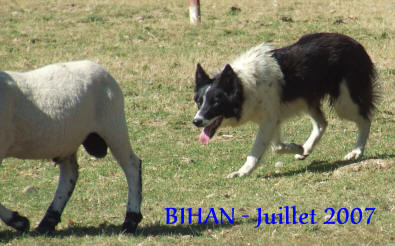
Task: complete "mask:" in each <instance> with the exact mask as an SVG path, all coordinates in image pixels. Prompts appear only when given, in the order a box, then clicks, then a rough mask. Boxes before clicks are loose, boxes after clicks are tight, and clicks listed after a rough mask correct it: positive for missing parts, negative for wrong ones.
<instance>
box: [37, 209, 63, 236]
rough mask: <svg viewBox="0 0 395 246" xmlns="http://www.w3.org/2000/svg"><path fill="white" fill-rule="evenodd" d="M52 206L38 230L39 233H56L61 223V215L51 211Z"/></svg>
mask: <svg viewBox="0 0 395 246" xmlns="http://www.w3.org/2000/svg"><path fill="white" fill-rule="evenodd" d="M51 207H52V206H50V207H49V209H48V210H47V212H46V214H45V216H44V218H43V220H42V221H41V222H40V224H39V225H38V227H37V228H36V232H38V233H48V232H52V231H55V227H56V225H57V224H58V223H59V222H60V216H61V215H60V213H59V212H58V211H54V210H52V209H51Z"/></svg>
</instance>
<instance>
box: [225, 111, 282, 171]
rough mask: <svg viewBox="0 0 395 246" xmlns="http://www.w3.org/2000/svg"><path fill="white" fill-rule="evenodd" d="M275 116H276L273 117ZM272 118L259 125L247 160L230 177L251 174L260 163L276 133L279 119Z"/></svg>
mask: <svg viewBox="0 0 395 246" xmlns="http://www.w3.org/2000/svg"><path fill="white" fill-rule="evenodd" d="M273 118H275V117H273ZM273 118H271V119H270V120H267V121H265V122H264V123H263V124H261V125H260V126H259V130H258V134H257V136H256V138H255V142H254V145H253V146H252V149H251V152H250V154H249V155H248V156H247V161H246V162H245V163H244V165H243V166H242V167H241V168H240V169H239V170H238V171H236V172H233V173H231V174H229V175H228V176H227V177H228V178H236V177H243V176H245V175H248V174H250V173H251V172H252V171H253V170H254V169H255V168H256V167H257V166H258V164H259V161H260V159H261V158H262V156H263V153H265V151H266V149H267V147H268V146H269V145H270V143H271V140H272V138H273V134H274V133H275V129H276V127H277V126H276V125H277V122H276V121H277V120H275V119H273Z"/></svg>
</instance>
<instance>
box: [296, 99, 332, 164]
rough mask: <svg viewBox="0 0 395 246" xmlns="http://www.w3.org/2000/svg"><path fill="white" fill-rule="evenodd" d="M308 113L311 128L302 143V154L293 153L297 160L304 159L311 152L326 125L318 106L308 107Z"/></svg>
mask: <svg viewBox="0 0 395 246" xmlns="http://www.w3.org/2000/svg"><path fill="white" fill-rule="evenodd" d="M308 114H309V115H310V120H311V123H312V125H313V130H312V131H311V134H310V136H309V138H308V139H307V141H306V142H305V143H304V144H303V154H296V155H295V158H296V159H298V160H304V159H305V158H306V157H307V156H308V155H310V154H311V152H312V151H313V149H314V146H315V145H316V144H317V143H318V142H319V141H320V139H321V137H322V135H323V134H324V132H325V129H326V127H327V126H328V122H327V121H326V120H325V117H324V114H323V113H322V111H321V109H320V107H319V106H316V107H312V108H310V109H309V111H308Z"/></svg>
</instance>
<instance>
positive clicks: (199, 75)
mask: <svg viewBox="0 0 395 246" xmlns="http://www.w3.org/2000/svg"><path fill="white" fill-rule="evenodd" d="M210 83H211V79H210V77H209V76H208V75H207V73H206V72H205V71H204V69H203V68H202V66H201V65H200V63H198V64H197V67H196V75H195V90H196V89H199V88H201V87H202V86H205V85H207V84H210Z"/></svg>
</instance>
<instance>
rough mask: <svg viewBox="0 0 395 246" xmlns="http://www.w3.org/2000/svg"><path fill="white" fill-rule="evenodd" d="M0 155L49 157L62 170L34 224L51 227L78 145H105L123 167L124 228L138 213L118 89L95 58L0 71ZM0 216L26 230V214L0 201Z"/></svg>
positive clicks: (96, 150) (65, 195) (70, 184)
mask: <svg viewBox="0 0 395 246" xmlns="http://www.w3.org/2000/svg"><path fill="white" fill-rule="evenodd" d="M0 119H1V121H0V163H1V161H2V160H3V159H4V158H7V157H16V158H20V159H52V160H53V161H54V162H55V164H56V165H58V166H59V169H60V176H59V182H58V187H57V190H56V192H55V196H54V198H53V201H52V203H51V205H50V206H49V208H48V209H47V211H46V214H45V216H44V218H43V219H42V220H41V222H40V223H39V225H38V227H37V228H36V231H37V232H39V233H48V232H52V231H54V230H55V226H56V225H57V224H58V223H59V222H60V217H61V214H62V212H63V209H64V207H65V206H66V203H67V201H68V200H69V198H70V196H71V194H72V192H73V190H74V187H75V184H76V181H77V178H78V164H77V156H76V153H77V150H78V148H79V146H80V145H81V144H82V145H83V146H84V147H85V149H86V151H87V152H88V153H89V154H90V155H93V156H95V157H98V158H101V157H104V156H105V155H106V154H107V148H108V147H109V148H110V150H111V152H112V154H113V156H114V158H115V159H116V160H117V162H118V164H119V165H120V166H121V168H122V169H123V171H124V173H125V175H126V180H127V184H128V203H127V210H126V216H125V220H124V223H123V225H122V231H123V232H125V233H134V232H135V231H136V228H137V225H138V224H139V222H140V221H141V220H142V215H141V212H140V205H141V200H142V194H141V190H142V180H141V160H140V159H139V158H138V157H137V156H136V154H135V153H134V152H133V150H132V147H131V145H130V142H129V136H128V128H127V125H126V120H125V112H124V102H123V94H122V91H121V89H120V87H119V85H118V84H117V82H116V81H115V79H114V78H113V77H112V76H111V75H110V74H109V73H108V72H107V71H106V70H105V69H104V68H103V67H101V66H100V65H98V64H96V63H94V62H92V61H89V60H83V61H74V62H67V63H57V64H51V65H47V66H44V67H41V68H38V69H36V70H32V71H29V72H23V73H20V72H11V71H3V72H1V71H0ZM0 218H1V220H3V221H4V223H5V224H7V225H8V226H11V227H13V228H14V229H16V230H18V231H21V232H27V231H29V227H30V225H29V220H28V219H27V218H25V217H23V216H21V215H19V214H18V212H16V211H11V210H9V209H7V208H6V207H4V206H3V205H2V204H1V203H0Z"/></svg>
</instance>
